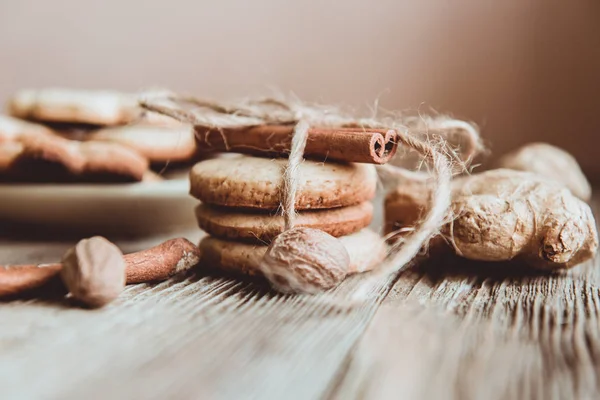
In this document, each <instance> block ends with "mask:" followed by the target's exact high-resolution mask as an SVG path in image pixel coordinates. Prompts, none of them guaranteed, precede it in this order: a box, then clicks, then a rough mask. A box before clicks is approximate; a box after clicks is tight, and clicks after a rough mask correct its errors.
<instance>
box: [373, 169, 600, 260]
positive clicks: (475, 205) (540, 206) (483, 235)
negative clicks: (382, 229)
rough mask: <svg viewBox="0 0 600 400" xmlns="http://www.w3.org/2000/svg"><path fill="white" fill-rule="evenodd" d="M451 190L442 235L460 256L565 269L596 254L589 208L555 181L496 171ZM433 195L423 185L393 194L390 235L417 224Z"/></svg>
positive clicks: (456, 184)
mask: <svg viewBox="0 0 600 400" xmlns="http://www.w3.org/2000/svg"><path fill="white" fill-rule="evenodd" d="M452 191H453V194H452V197H453V198H452V206H451V208H452V210H451V211H452V213H453V218H452V220H451V221H450V222H448V223H447V224H446V225H445V226H444V227H443V228H442V232H441V233H440V234H441V235H442V236H443V237H444V238H445V239H446V242H447V243H448V244H449V245H450V246H451V247H452V248H453V249H454V250H455V252H456V253H457V254H458V255H460V256H463V257H465V258H468V259H472V260H481V261H508V260H513V259H516V260H523V261H525V262H527V263H528V264H529V265H531V266H533V267H535V268H541V269H562V268H571V267H573V266H575V265H577V264H579V263H581V262H583V261H586V260H588V259H590V258H592V257H594V255H595V254H596V251H597V248H598V234H597V231H596V224H595V221H594V217H593V215H592V212H591V209H590V207H589V206H588V205H587V204H586V203H585V202H583V201H581V200H580V199H578V198H577V197H575V196H574V195H573V194H572V193H571V191H569V190H568V189H567V188H566V187H564V186H563V185H561V184H560V183H558V182H556V181H553V180H551V179H548V178H545V177H542V176H540V175H537V174H534V173H529V172H521V171H515V170H509V169H497V170H491V171H487V172H483V173H480V174H475V175H470V176H465V177H461V178H458V179H456V180H455V181H453V190H452ZM430 192H431V190H430V189H429V187H428V186H427V184H426V183H424V182H423V181H421V182H413V185H412V188H409V187H408V186H406V187H404V186H403V187H399V188H398V189H397V190H395V191H393V192H392V193H390V194H389V195H388V196H387V197H386V203H385V208H386V221H388V228H387V229H388V231H389V230H391V229H399V228H400V229H402V228H407V227H410V226H413V225H415V224H416V223H418V221H419V220H420V218H421V216H422V215H423V214H424V212H425V211H426V210H427V208H428V205H429V196H430V194H429V193H430ZM398 222H399V223H398ZM392 227H393V228H392Z"/></svg>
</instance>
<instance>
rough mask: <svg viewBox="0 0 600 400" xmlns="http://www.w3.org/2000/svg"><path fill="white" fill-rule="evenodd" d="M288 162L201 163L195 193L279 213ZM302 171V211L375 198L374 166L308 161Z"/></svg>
mask: <svg viewBox="0 0 600 400" xmlns="http://www.w3.org/2000/svg"><path fill="white" fill-rule="evenodd" d="M287 162H288V160H287V159H269V158H260V157H251V156H247V155H239V156H236V157H230V158H216V159H213V160H207V161H202V162H199V163H198V164H196V165H195V166H194V167H193V168H192V171H191V172H190V194H191V195H192V196H194V197H196V198H197V199H199V200H201V201H202V202H204V203H208V204H216V205H221V206H229V207H244V208H260V209H266V210H275V209H277V208H278V207H279V204H280V203H279V202H280V186H281V179H282V172H283V170H284V168H285V166H286V165H287ZM299 169H300V171H299V172H300V173H299V175H300V177H299V182H298V191H297V193H296V209H297V210H309V209H320V208H334V207H344V206H349V205H353V204H358V203H362V202H364V201H367V200H371V199H372V198H373V197H374V196H375V189H376V186H377V174H376V172H375V167H374V166H373V165H371V164H354V163H337V162H326V163H323V162H316V161H310V160H305V161H304V162H303V163H302V164H301V165H300V168H299Z"/></svg>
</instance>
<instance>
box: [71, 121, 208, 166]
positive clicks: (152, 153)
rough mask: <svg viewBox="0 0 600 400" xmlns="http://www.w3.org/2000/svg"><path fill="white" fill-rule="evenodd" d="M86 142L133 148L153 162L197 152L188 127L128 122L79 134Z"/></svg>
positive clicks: (192, 133) (174, 158) (187, 157)
mask: <svg viewBox="0 0 600 400" xmlns="http://www.w3.org/2000/svg"><path fill="white" fill-rule="evenodd" d="M82 136H83V137H82V139H83V140H85V141H100V142H111V143H119V144H122V145H123V146H127V147H129V148H132V149H134V150H136V151H137V152H138V153H140V154H141V155H143V156H144V157H146V158H148V159H149V160H150V161H152V162H169V161H175V162H179V161H188V160H191V159H192V158H193V157H194V156H195V155H196V153H197V150H196V138H195V136H194V129H193V128H192V127H191V126H186V125H179V126H177V127H176V126H171V127H161V126H150V125H139V124H134V125H127V126H120V127H114V128H106V129H100V130H97V131H92V132H89V133H87V134H85V135H82Z"/></svg>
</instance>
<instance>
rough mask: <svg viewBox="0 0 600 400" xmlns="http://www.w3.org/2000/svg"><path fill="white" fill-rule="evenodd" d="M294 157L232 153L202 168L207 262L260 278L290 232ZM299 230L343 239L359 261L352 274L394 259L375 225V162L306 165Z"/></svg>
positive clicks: (198, 187)
mask: <svg viewBox="0 0 600 400" xmlns="http://www.w3.org/2000/svg"><path fill="white" fill-rule="evenodd" d="M287 162H288V161H287V159H269V158H260V157H253V156H247V155H232V156H231V157H221V158H216V159H212V160H207V161H202V162H199V163H198V164H196V165H195V166H194V167H193V168H192V171H191V174H190V183H191V188H190V193H191V194H192V196H194V197H196V198H197V199H199V200H200V201H201V202H202V203H201V204H200V205H199V206H198V207H197V208H196V217H197V219H198V224H199V226H200V228H202V229H203V230H204V231H206V232H207V233H208V234H209V236H207V237H205V238H204V239H203V240H202V241H201V243H200V248H201V251H202V263H203V264H205V265H207V266H214V267H219V268H221V269H224V270H229V271H235V272H242V273H245V274H248V275H259V274H260V270H259V264H260V262H261V259H262V257H263V255H264V253H265V252H266V249H267V246H268V245H269V243H270V242H271V240H272V239H273V238H274V237H275V236H277V235H278V234H280V233H281V232H282V231H283V230H284V219H283V217H282V216H281V212H280V198H281V193H280V191H281V187H280V185H281V179H282V171H283V169H284V168H285V166H286V165H287ZM299 175H300V179H299V184H298V192H297V194H296V211H297V218H296V220H295V224H296V226H300V227H309V228H315V229H320V230H323V231H325V232H327V233H329V234H330V235H332V236H335V237H338V238H340V240H341V242H342V243H343V244H344V245H345V247H346V248H347V250H348V253H349V255H350V259H351V266H350V273H357V272H364V271H368V270H371V269H373V268H374V267H376V266H377V265H378V264H379V263H380V262H381V261H382V260H383V258H385V255H386V250H387V249H386V245H385V242H384V241H383V239H382V238H381V237H380V236H379V235H378V234H377V233H375V232H374V231H372V230H370V229H369V228H368V225H369V224H370V223H371V220H372V217H373V205H372V203H371V200H372V199H373V197H374V196H375V189H376V185H377V176H376V172H375V167H374V166H373V165H370V164H357V163H344V162H330V161H327V162H316V161H310V160H305V161H304V162H303V163H302V164H301V166H300V171H299Z"/></svg>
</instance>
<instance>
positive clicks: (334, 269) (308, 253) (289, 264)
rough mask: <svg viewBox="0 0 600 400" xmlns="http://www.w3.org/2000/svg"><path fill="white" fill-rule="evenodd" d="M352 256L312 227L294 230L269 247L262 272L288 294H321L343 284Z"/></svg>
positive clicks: (281, 235)
mask: <svg viewBox="0 0 600 400" xmlns="http://www.w3.org/2000/svg"><path fill="white" fill-rule="evenodd" d="M349 268H350V256H349V255H348V251H347V250H346V248H345V247H344V245H343V244H342V243H341V242H340V241H339V240H338V239H336V238H334V237H333V236H331V235H329V234H328V233H325V232H323V231H320V230H318V229H312V228H301V227H298V228H292V229H289V230H287V231H285V232H283V233H282V234H280V235H279V236H277V237H276V238H275V239H274V240H273V242H271V244H270V245H269V247H268V249H267V252H266V253H265V255H264V257H263V259H262V263H261V264H260V269H261V271H262V273H263V274H264V275H265V276H266V277H267V279H268V280H269V281H270V282H271V284H272V286H273V287H274V288H275V289H276V290H278V291H280V292H284V293H318V292H321V291H325V290H327V289H331V288H333V287H335V286H337V285H339V284H340V283H341V282H342V280H344V278H345V277H346V275H347V274H348V270H349Z"/></svg>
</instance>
